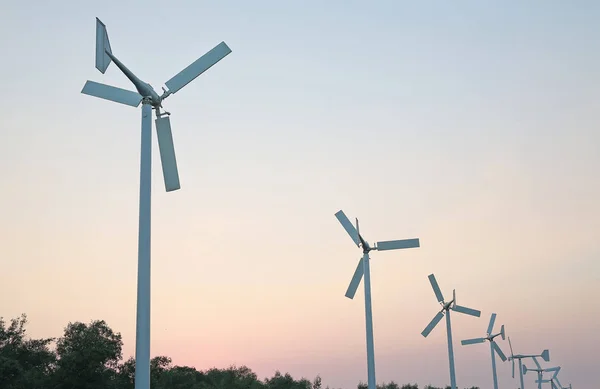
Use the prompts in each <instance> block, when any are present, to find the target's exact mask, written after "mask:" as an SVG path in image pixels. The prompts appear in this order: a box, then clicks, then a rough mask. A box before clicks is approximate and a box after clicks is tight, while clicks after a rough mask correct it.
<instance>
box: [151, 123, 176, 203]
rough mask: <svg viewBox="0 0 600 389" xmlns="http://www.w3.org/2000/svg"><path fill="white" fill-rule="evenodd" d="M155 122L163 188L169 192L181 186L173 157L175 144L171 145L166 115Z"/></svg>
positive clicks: (169, 128) (169, 125) (171, 136)
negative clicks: (163, 182) (163, 181)
mask: <svg viewBox="0 0 600 389" xmlns="http://www.w3.org/2000/svg"><path fill="white" fill-rule="evenodd" d="M155 123H156V136H157V138H158V150H159V152H160V162H161V163H162V171H163V177H164V180H165V189H166V190H167V192H171V191H174V190H177V189H179V188H181V185H180V184H179V172H178V171H177V160H176V158H175V146H173V134H172V133H171V121H170V120H169V117H168V116H162V117H159V118H156V121H155Z"/></svg>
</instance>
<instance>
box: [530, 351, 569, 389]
mask: <svg viewBox="0 0 600 389" xmlns="http://www.w3.org/2000/svg"><path fill="white" fill-rule="evenodd" d="M533 361H534V362H535V364H536V366H537V368H536V369H528V368H527V366H525V365H523V374H527V372H528V371H535V372H537V376H538V377H537V380H536V381H535V382H536V383H537V384H538V389H542V383H543V382H544V380H543V377H542V375H543V374H544V373H546V372H548V373H549V372H554V375H553V377H552V378H556V375H557V374H558V372H559V371H560V366H556V367H549V368H546V369H543V368H542V367H541V366H540V364H539V362H538V361H537V359H536V358H535V357H534V358H533Z"/></svg>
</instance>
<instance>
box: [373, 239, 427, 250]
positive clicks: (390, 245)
mask: <svg viewBox="0 0 600 389" xmlns="http://www.w3.org/2000/svg"><path fill="white" fill-rule="evenodd" d="M376 247H377V251H384V250H398V249H412V248H417V247H420V246H419V238H416V239H401V240H385V241H383V242H377V245H376Z"/></svg>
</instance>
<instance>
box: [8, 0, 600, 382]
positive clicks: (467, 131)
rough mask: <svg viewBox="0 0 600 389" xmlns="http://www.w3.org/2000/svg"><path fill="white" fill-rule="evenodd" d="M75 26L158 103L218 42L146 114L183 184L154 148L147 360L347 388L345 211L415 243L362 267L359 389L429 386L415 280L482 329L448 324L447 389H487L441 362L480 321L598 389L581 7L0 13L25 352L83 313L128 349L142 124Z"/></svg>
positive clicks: (595, 101) (349, 261)
mask: <svg viewBox="0 0 600 389" xmlns="http://www.w3.org/2000/svg"><path fill="white" fill-rule="evenodd" d="M95 17H99V18H100V19H101V20H102V21H103V22H104V23H105V24H106V26H107V30H108V35H109V37H110V42H111V47H112V50H113V54H114V55H116V56H117V57H118V58H119V59H120V60H121V61H122V62H123V63H125V64H126V65H127V66H128V67H129V68H130V69H131V70H132V71H133V72H134V73H135V74H136V75H137V76H139V77H140V78H141V79H143V80H144V81H146V82H149V83H150V84H152V85H153V86H154V87H155V89H157V90H158V91H160V87H161V86H162V85H164V82H165V81H166V80H168V79H169V78H171V77H172V76H173V75H175V74H176V73H177V72H179V71H180V70H181V69H183V68H184V67H186V66H187V65H188V64H189V63H191V62H193V61H194V60H195V59H196V58H198V57H199V56H200V55H202V54H204V53H205V52H206V51H208V50H210V49H211V48H212V47H214V46H215V45H217V44H218V43H220V42H221V41H225V42H226V43H227V44H228V45H229V46H230V47H231V49H232V50H233V52H232V53H231V54H230V55H229V56H227V57H226V58H225V59H223V60H222V61H221V62H219V63H218V64H217V65H215V66H214V67H213V68H211V69H210V70H209V71H207V72H206V73H204V74H203V75H201V76H200V77H199V78H198V79H196V80H195V81H194V82H192V83H190V84H189V85H188V86H186V87H185V88H184V89H182V90H181V91H179V92H178V93H177V94H175V95H172V96H170V97H169V98H168V99H167V100H166V101H165V102H164V103H163V106H164V107H165V109H167V110H168V111H169V112H171V113H172V115H171V125H172V128H173V137H174V142H175V149H176V154H177V161H178V164H179V173H180V178H181V190H179V191H176V192H170V193H166V192H165V190H164V184H163V181H162V172H161V168H160V160H159V155H158V146H157V144H156V141H155V139H153V173H152V174H153V175H152V177H153V184H152V186H153V194H152V196H153V197H152V201H153V204H152V212H153V214H152V223H153V225H152V350H151V352H152V355H153V356H154V355H168V356H170V357H172V359H173V362H174V363H175V364H180V365H190V366H195V367H196V368H198V369H202V370H204V369H208V368H211V367H213V366H214V367H220V368H222V367H227V366H229V365H232V364H236V365H238V366H239V365H247V366H249V367H250V368H252V369H253V370H254V371H255V372H256V373H257V374H258V375H259V377H261V378H264V377H266V376H271V375H272V374H273V373H274V372H275V370H280V371H282V372H289V373H290V374H292V375H293V376H294V377H297V378H299V377H306V378H309V379H312V378H314V377H315V376H316V375H317V374H319V375H320V376H321V377H322V379H323V383H324V384H326V385H330V386H332V387H342V388H346V389H350V388H353V387H356V384H357V383H358V382H359V381H363V382H366V380H367V368H366V346H365V322H364V293H363V289H362V284H361V288H359V291H358V293H357V294H356V297H355V298H354V300H350V299H348V298H346V297H344V293H345V291H346V288H347V286H348V283H349V281H350V278H351V277H352V274H353V272H354V269H355V267H356V264H357V261H358V259H359V258H360V256H361V252H360V250H358V249H357V248H356V246H354V245H353V243H352V241H351V240H350V239H349V238H348V236H347V234H346V233H345V232H344V230H343V228H342V227H341V226H340V225H339V223H338V221H337V220H336V218H335V217H334V214H335V212H337V211H338V210H340V209H343V210H344V212H345V213H346V214H347V215H348V217H349V218H351V219H354V217H358V218H359V219H360V223H361V232H362V233H363V235H364V236H365V238H366V239H367V240H369V241H370V242H374V241H378V240H391V239H405V238H415V237H418V238H419V239H420V242H421V247H420V248H419V249H411V250H399V251H389V252H375V253H373V255H372V262H371V281H372V298H373V317H374V336H375V362H376V372H377V381H378V382H389V381H390V380H394V381H396V382H399V383H408V382H417V383H419V385H420V386H421V387H422V386H424V385H426V384H432V385H437V386H441V385H445V384H448V383H449V378H448V360H447V358H448V357H447V349H446V333H445V328H444V325H443V322H441V324H440V325H439V327H436V328H435V329H434V331H433V332H432V333H431V334H430V335H429V337H427V338H423V337H422V336H421V335H420V333H421V331H422V330H423V328H424V327H425V326H426V325H427V324H428V323H429V321H430V320H431V319H432V318H433V316H434V315H435V314H436V313H437V311H438V310H439V305H437V302H436V300H435V296H434V294H433V291H432V289H431V286H430V284H429V282H428V279H427V276H428V275H429V274H431V273H434V274H435V275H436V277H437V280H438V282H439V284H440V287H441V288H442V291H443V293H444V294H445V296H450V295H451V293H452V289H456V293H457V300H458V303H459V304H460V305H465V306H468V307H471V308H475V309H479V310H481V311H482V315H481V317H480V318H474V317H470V316H465V315H459V314H455V315H453V316H452V324H453V337H454V348H455V360H456V371H457V381H458V385H459V386H460V387H465V386H467V385H468V386H471V385H477V386H480V387H481V388H490V387H492V379H491V363H490V355H489V348H488V347H487V346H484V345H472V346H461V345H460V340H461V339H467V338H474V337H480V336H484V335H485V330H486V328H487V324H488V321H489V317H490V315H491V313H492V312H495V313H497V315H498V317H497V320H496V329H497V328H499V326H500V325H501V324H504V325H505V327H506V334H507V335H508V336H510V338H511V341H512V345H513V347H514V349H515V350H514V351H515V353H523V354H530V353H540V352H541V351H542V350H543V349H544V348H548V349H550V354H551V362H550V363H548V364H545V366H546V367H551V366H556V365H560V366H561V367H562V370H561V372H560V374H559V378H560V380H561V382H562V383H563V384H568V383H572V384H573V387H596V386H598V385H599V384H600V378H598V374H597V363H596V359H597V349H598V348H599V347H600V333H599V332H598V322H599V321H600V302H599V300H598V298H597V295H598V292H600V261H599V257H600V246H599V245H598V232H599V231H600V205H599V204H598V198H599V197H600V181H599V180H598V177H599V173H600V153H599V146H598V145H599V144H600V132H599V131H598V124H597V123H598V120H597V115H598V112H599V109H600V88H599V87H600V73H599V70H598V69H600V54H599V53H600V50H599V49H600V44H599V43H598V42H599V41H600V40H599V39H600V28H599V27H598V24H597V20H598V18H600V3H598V2H595V1H558V0H546V1H542V0H538V1H534V0H530V1H516V0H513V1H486V2H483V1H482V2H479V1H454V2H446V1H429V2H417V1H411V2H409V1H383V0H382V1H373V2H366V1H340V0H331V1H327V2H324V1H316V0H310V1H304V2H280V1H274V0H264V1H260V2H242V1H222V2H206V1H203V2H201V1H170V2H168V3H167V2H164V1H160V2H159V1H154V0H148V1H144V2H141V1H131V2H117V1H104V2H96V3H94V4H92V3H90V2H78V1H66V0H58V1H54V2H45V1H40V0H36V1H33V2H17V1H9V2H6V3H4V4H3V6H2V12H1V13H0V36H1V37H2V38H0V51H1V52H2V53H3V61H0V75H1V76H2V84H3V85H2V86H3V91H4V92H3V93H2V95H0V103H1V106H2V115H0V128H1V131H0V174H1V175H2V177H3V179H4V185H3V188H2V191H0V235H1V236H2V237H3V238H2V244H0V261H2V269H3V270H2V272H1V273H0V296H2V297H1V298H0V315H1V316H3V317H5V318H10V317H16V316H18V315H20V314H21V313H27V315H28V317H29V320H30V326H29V331H30V335H31V336H38V337H42V336H48V337H50V336H60V334H62V331H63V328H64V327H65V326H66V324H67V323H68V322H69V321H83V322H89V321H91V320H95V319H104V320H106V321H107V323H108V324H109V326H111V327H112V328H113V329H114V330H116V331H119V332H121V334H122V335H123V340H124V355H125V356H126V357H129V356H131V355H133V353H134V349H135V301H136V295H135V293H136V275H137V273H136V267H137V228H138V226H137V223H138V199H139V148H140V110H139V109H134V108H132V107H128V106H124V105H119V104H115V103H112V102H108V101H105V100H100V99H96V98H92V97H90V96H86V95H83V94H81V93H80V91H81V88H82V87H83V85H84V83H85V81H86V80H88V79H89V80H93V81H96V82H102V83H106V84H110V85H114V86H118V87H121V88H126V89H133V87H132V85H131V84H130V83H129V81H128V80H127V79H126V78H125V76H124V75H123V74H122V73H120V71H119V70H118V68H117V67H116V66H114V65H111V66H110V67H109V69H108V70H107V72H106V74H104V75H103V74H101V73H99V72H98V71H97V70H96V69H95V67H94V53H95V48H94V47H95V46H94V45H95ZM499 344H500V347H501V348H502V350H503V351H504V352H505V353H507V354H508V353H509V351H510V350H509V346H508V342H507V341H499ZM498 363H499V365H498V380H499V383H500V387H502V388H516V387H517V386H518V380H517V379H515V380H513V379H512V378H511V366H510V363H509V362H505V363H500V362H498ZM526 364H527V363H526ZM529 364H531V362H529ZM526 379H527V383H526V385H528V386H530V387H533V385H534V384H533V377H532V376H530V375H527V376H526Z"/></svg>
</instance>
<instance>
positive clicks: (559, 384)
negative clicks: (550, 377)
mask: <svg viewBox="0 0 600 389" xmlns="http://www.w3.org/2000/svg"><path fill="white" fill-rule="evenodd" d="M554 381H556V383H557V384H558V387H559V388H561V389H562V387H563V386H562V384H561V383H560V381H559V380H558V377H554Z"/></svg>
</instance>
